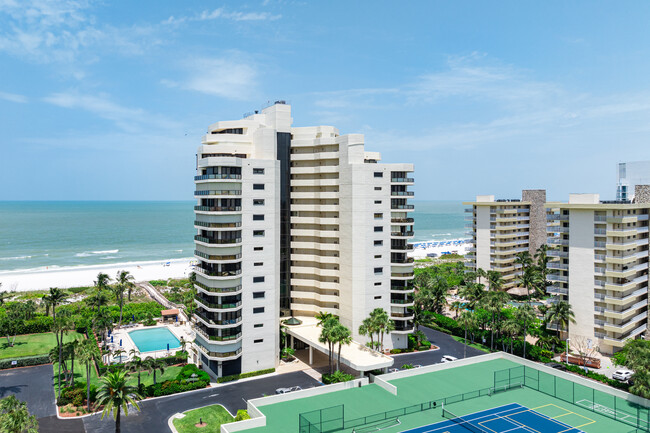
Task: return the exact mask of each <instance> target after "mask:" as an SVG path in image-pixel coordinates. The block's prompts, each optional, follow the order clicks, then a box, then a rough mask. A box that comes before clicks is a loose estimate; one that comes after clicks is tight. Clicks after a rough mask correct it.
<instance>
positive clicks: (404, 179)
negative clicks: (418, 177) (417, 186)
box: [390, 177, 415, 183]
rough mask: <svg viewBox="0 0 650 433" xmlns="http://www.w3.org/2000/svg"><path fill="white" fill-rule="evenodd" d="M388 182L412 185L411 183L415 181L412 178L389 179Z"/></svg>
mask: <svg viewBox="0 0 650 433" xmlns="http://www.w3.org/2000/svg"><path fill="white" fill-rule="evenodd" d="M390 181H391V182H406V183H413V182H415V179H413V178H412V177H391V178H390Z"/></svg>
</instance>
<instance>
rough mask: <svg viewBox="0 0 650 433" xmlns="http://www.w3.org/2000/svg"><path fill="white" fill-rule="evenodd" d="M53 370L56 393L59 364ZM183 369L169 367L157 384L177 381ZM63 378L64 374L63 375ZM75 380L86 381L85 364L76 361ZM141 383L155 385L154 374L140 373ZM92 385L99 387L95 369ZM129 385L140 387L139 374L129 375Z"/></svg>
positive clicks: (158, 372)
mask: <svg viewBox="0 0 650 433" xmlns="http://www.w3.org/2000/svg"><path fill="white" fill-rule="evenodd" d="M67 365H68V367H70V361H69V360H68V361H67ZM52 367H53V370H54V378H53V383H54V390H55V392H58V390H59V388H58V379H59V378H58V374H59V370H58V368H59V364H58V363H54V364H53V365H52ZM182 368H183V367H168V368H165V373H164V374H162V375H161V374H160V371H157V372H156V383H160V382H164V381H166V380H172V379H176V376H177V375H178V373H179V372H180V371H181V369H182ZM61 376H63V374H62V375H61ZM74 380H76V381H79V382H85V381H86V366H85V364H80V363H79V362H77V361H76V360H75V363H74ZM140 381H141V383H143V384H145V385H152V384H153V374H149V373H148V372H146V371H143V372H141V373H140ZM90 384H91V385H95V386H97V387H99V384H100V382H99V378H98V377H97V373H95V368H94V367H93V368H91V369H90ZM128 384H129V385H133V386H138V375H137V374H130V375H129V381H128Z"/></svg>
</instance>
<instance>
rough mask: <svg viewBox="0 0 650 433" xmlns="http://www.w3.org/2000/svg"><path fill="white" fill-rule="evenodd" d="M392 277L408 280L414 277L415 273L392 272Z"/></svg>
mask: <svg viewBox="0 0 650 433" xmlns="http://www.w3.org/2000/svg"><path fill="white" fill-rule="evenodd" d="M390 276H391V277H395V278H408V277H412V276H413V272H391V274H390Z"/></svg>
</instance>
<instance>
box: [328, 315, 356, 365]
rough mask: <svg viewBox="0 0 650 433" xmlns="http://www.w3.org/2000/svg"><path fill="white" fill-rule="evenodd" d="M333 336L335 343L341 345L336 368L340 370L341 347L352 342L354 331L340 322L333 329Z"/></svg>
mask: <svg viewBox="0 0 650 433" xmlns="http://www.w3.org/2000/svg"><path fill="white" fill-rule="evenodd" d="M331 337H332V340H333V341H334V343H335V344H338V345H339V350H338V354H337V358H336V369H337V370H340V369H341V348H342V347H343V345H344V344H345V345H348V344H350V343H352V332H351V331H350V328H348V327H347V326H344V325H342V324H340V323H339V324H338V325H336V326H335V327H334V329H333V330H332V335H331Z"/></svg>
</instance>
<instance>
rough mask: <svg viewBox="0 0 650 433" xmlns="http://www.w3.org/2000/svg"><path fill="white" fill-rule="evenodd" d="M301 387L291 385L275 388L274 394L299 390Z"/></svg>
mask: <svg viewBox="0 0 650 433" xmlns="http://www.w3.org/2000/svg"><path fill="white" fill-rule="evenodd" d="M301 389H302V388H301V387H299V386H292V387H291V388H278V389H276V390H275V393H276V394H286V393H288V392H292V391H300V390H301Z"/></svg>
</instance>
